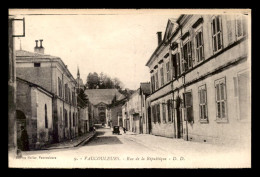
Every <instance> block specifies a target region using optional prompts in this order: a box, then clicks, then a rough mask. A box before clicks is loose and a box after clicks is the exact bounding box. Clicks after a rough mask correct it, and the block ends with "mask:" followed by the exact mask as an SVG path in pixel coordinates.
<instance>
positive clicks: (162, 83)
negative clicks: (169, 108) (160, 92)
mask: <svg viewBox="0 0 260 177" xmlns="http://www.w3.org/2000/svg"><path fill="white" fill-rule="evenodd" d="M160 74H161V86H163V85H164V75H163V65H162V67H161V69H160Z"/></svg>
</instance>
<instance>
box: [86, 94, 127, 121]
mask: <svg viewBox="0 0 260 177" xmlns="http://www.w3.org/2000/svg"><path fill="white" fill-rule="evenodd" d="M85 94H86V95H87V96H88V98H89V101H90V102H91V103H92V104H93V106H94V110H93V111H94V117H93V118H94V119H93V121H94V122H93V123H94V124H107V125H108V124H109V122H110V121H111V118H112V117H111V118H110V119H109V118H108V117H107V114H109V113H108V112H109V111H110V110H109V109H108V106H109V105H110V104H111V103H112V101H113V100H114V101H115V100H121V99H122V98H124V95H122V94H121V93H119V91H118V90H117V89H86V90H85ZM109 115H111V114H109ZM111 116H112V115H111Z"/></svg>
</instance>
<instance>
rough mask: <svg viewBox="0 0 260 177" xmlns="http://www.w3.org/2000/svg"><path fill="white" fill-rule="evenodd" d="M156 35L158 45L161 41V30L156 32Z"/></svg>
mask: <svg viewBox="0 0 260 177" xmlns="http://www.w3.org/2000/svg"><path fill="white" fill-rule="evenodd" d="M157 37H158V45H160V43H161V42H162V32H160V31H159V32H157Z"/></svg>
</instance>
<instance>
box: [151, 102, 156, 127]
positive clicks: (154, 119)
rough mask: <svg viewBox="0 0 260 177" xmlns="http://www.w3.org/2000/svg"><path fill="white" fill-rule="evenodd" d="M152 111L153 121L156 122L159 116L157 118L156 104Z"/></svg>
mask: <svg viewBox="0 0 260 177" xmlns="http://www.w3.org/2000/svg"><path fill="white" fill-rule="evenodd" d="M152 113H153V122H154V123H156V122H157V118H156V106H155V105H153V106H152Z"/></svg>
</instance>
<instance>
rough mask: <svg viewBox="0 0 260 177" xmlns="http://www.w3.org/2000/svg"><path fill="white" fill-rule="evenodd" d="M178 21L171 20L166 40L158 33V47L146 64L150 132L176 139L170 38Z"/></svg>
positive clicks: (167, 28)
mask: <svg viewBox="0 0 260 177" xmlns="http://www.w3.org/2000/svg"><path fill="white" fill-rule="evenodd" d="M177 26H178V24H177V23H176V19H169V20H168V23H167V26H166V31H165V34H164V38H163V39H162V33H161V32H158V33H157V37H158V47H157V48H156V50H155V51H154V53H153V54H152V56H151V57H150V59H149V60H148V62H147V63H146V66H148V67H149V68H150V75H151V94H150V96H148V97H147V99H146V104H147V118H148V123H149V122H151V123H150V125H151V126H150V127H149V132H151V133H152V134H154V135H160V136H165V137H174V123H173V116H172V114H173V110H172V100H173V94H172V93H171V92H172V89H173V88H172V74H173V72H172V62H171V59H170V58H171V55H170V52H169V51H170V45H169V42H168V38H167V37H169V36H171V35H172V34H173V32H174V31H175V30H176V28H177Z"/></svg>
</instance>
